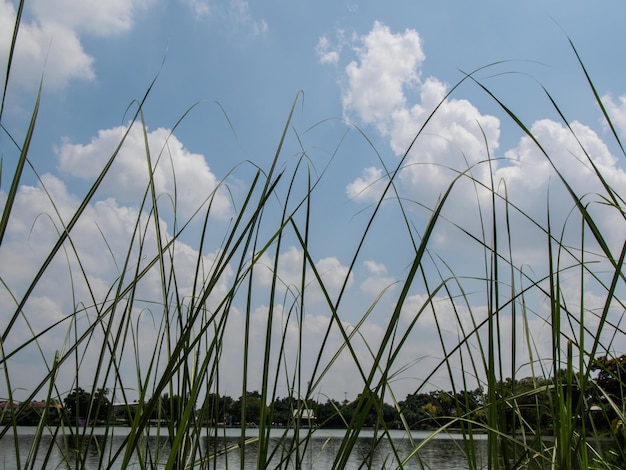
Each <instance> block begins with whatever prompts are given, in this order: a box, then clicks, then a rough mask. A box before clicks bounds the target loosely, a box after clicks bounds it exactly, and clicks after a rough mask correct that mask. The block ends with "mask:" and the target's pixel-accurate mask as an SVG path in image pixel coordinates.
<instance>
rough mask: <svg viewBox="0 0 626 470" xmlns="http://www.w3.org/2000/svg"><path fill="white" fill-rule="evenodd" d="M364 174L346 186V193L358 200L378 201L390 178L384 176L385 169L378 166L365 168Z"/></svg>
mask: <svg viewBox="0 0 626 470" xmlns="http://www.w3.org/2000/svg"><path fill="white" fill-rule="evenodd" d="M362 174H363V176H361V177H360V178H357V179H356V180H354V181H353V182H352V183H350V184H348V186H347V187H346V194H347V195H348V197H349V198H351V199H354V200H356V201H376V200H378V199H379V198H380V197H381V196H382V194H383V191H384V190H385V188H386V187H387V182H388V179H387V178H386V177H385V176H383V171H382V170H381V169H380V168H376V167H367V168H364V169H363V172H362Z"/></svg>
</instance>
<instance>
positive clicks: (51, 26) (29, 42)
mask: <svg viewBox="0 0 626 470" xmlns="http://www.w3.org/2000/svg"><path fill="white" fill-rule="evenodd" d="M150 1H151V0H130V1H124V0H113V1H109V2H101V1H97V0H86V1H80V0H54V1H46V0H35V1H33V2H27V3H26V6H27V8H30V10H31V11H32V13H33V15H34V19H32V20H30V21H28V20H25V19H24V18H22V23H21V25H20V30H19V35H18V39H17V46H16V49H15V55H14V56H13V68H12V76H13V83H15V84H18V85H19V86H21V87H24V88H33V87H35V86H37V84H38V83H39V79H40V77H41V76H42V74H44V73H45V79H44V85H45V86H46V87H48V88H50V89H62V88H64V87H66V86H67V84H68V82H69V81H70V80H75V79H78V80H93V79H94V78H95V71H94V58H93V57H92V56H91V55H89V54H88V53H87V52H85V50H84V48H83V45H82V43H81V40H80V35H81V34H86V35H97V36H102V37H105V36H110V35H113V34H119V33H122V32H125V31H128V30H129V29H130V28H131V27H132V25H133V20H134V16H135V15H136V13H137V11H138V10H140V9H141V8H144V7H145V6H147V5H148V4H149V3H150ZM15 18H16V12H15V8H14V7H13V4H12V3H11V2H9V1H7V0H0V31H2V33H1V34H0V62H2V63H6V61H7V59H8V52H9V47H10V43H11V37H12V32H13V27H14V23H15Z"/></svg>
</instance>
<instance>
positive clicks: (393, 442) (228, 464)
mask: <svg viewBox="0 0 626 470" xmlns="http://www.w3.org/2000/svg"><path fill="white" fill-rule="evenodd" d="M66 431H67V430H66ZM127 433H128V429H127V428H109V429H104V428H101V429H96V430H95V433H94V435H92V436H84V435H83V436H81V435H69V434H68V435H62V433H60V432H59V433H58V434H57V435H54V434H47V435H44V436H41V439H40V440H39V441H37V440H36V439H35V435H34V429H33V428H19V429H18V447H19V457H18V456H17V455H16V452H15V444H14V438H13V435H11V434H7V435H6V436H4V437H3V438H2V439H0V456H1V457H0V468H24V467H26V466H28V465H32V467H33V468H44V467H49V466H51V468H79V467H82V468H85V469H87V470H90V469H98V468H112V469H119V468H121V461H122V456H123V452H124V445H125V438H126V437H127ZM344 434H345V431H344V430H316V431H315V432H314V433H313V435H312V436H309V435H307V434H306V433H302V434H301V435H295V433H293V432H291V431H287V430H279V429H277V430H272V433H271V435H270V436H269V437H270V443H269V449H268V457H267V459H268V461H269V463H268V465H267V466H268V467H270V468H281V469H295V468H298V469H300V468H304V469H307V468H310V469H314V468H333V466H334V463H335V458H336V456H337V453H338V452H339V449H340V446H341V440H342V438H343V437H344ZM362 434H363V435H362V436H361V437H360V438H359V439H358V441H357V443H356V445H355V447H354V448H353V449H352V452H351V453H350V455H349V458H348V461H347V465H346V466H345V467H344V468H346V469H360V468H376V469H386V468H397V467H398V466H400V464H401V462H403V461H405V460H406V462H404V463H403V467H404V468H415V469H421V468H436V469H444V470H445V469H464V468H469V466H468V463H467V460H466V457H465V452H464V449H463V442H462V440H460V436H456V438H454V436H452V437H451V436H448V437H446V438H442V437H439V438H437V439H433V440H432V441H430V442H428V443H427V444H425V445H423V447H421V448H420V449H419V452H414V449H415V445H417V444H419V443H420V442H421V441H422V439H424V438H425V437H427V436H428V434H427V433H416V434H414V435H413V439H414V440H413V441H412V440H411V439H409V438H408V437H407V436H406V435H405V434H404V433H402V432H396V433H392V435H391V439H390V438H389V437H383V438H381V437H376V436H374V435H373V433H371V432H369V433H368V432H367V431H364V432H363V433H362ZM37 442H39V444H38V446H37ZM35 447H36V448H37V452H36V453H35V452H31V448H35ZM475 447H476V453H477V456H478V462H477V464H478V466H479V467H484V466H485V463H486V462H485V461H484V460H483V457H484V456H485V455H486V442H485V441H482V440H479V441H477V443H476V446H475ZM170 449H171V447H170V442H169V439H168V437H167V430H166V429H160V430H159V429H152V430H151V434H150V435H148V436H143V437H142V439H141V442H140V443H139V445H138V446H137V448H136V451H135V453H134V455H133V457H132V461H131V463H130V466H131V467H133V466H135V467H136V468H139V467H141V466H146V467H148V468H153V467H156V466H157V465H159V464H164V463H165V462H166V461H167V458H168V456H169V454H170ZM185 452H186V455H193V456H194V458H195V459H196V461H197V460H198V459H201V460H202V465H201V466H196V468H210V469H215V470H218V469H219V470H221V469H226V468H245V469H253V468H256V466H257V465H256V463H257V458H258V453H259V444H258V436H257V435H256V434H255V433H254V430H248V433H247V434H246V436H241V434H240V430H238V429H219V430H214V429H213V430H205V431H204V434H203V435H202V436H200V438H199V439H197V440H196V441H195V442H190V443H189V445H188V446H187V447H186V450H185ZM29 454H30V457H29ZM116 454H120V455H119V456H118V457H117V458H115V455H116ZM18 459H19V462H18ZM33 459H35V460H34V463H33ZM242 461H243V462H242ZM110 462H113V463H112V464H111V465H109V463H110Z"/></svg>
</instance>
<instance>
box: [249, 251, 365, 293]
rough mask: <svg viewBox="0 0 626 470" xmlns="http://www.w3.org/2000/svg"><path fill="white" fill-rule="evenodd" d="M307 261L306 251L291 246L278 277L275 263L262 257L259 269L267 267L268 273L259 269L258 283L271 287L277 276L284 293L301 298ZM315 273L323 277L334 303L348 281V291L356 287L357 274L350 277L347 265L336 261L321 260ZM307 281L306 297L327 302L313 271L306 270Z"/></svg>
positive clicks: (317, 263)
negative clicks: (288, 292) (304, 265)
mask: <svg viewBox="0 0 626 470" xmlns="http://www.w3.org/2000/svg"><path fill="white" fill-rule="evenodd" d="M303 261H304V253H303V251H302V250H300V249H298V248H296V247H295V246H290V247H289V248H287V249H285V250H284V251H283V252H282V253H280V254H279V260H278V272H277V273H274V272H273V269H274V259H273V258H272V257H271V256H270V255H268V254H267V253H266V254H264V255H263V256H262V257H261V259H260V262H259V265H260V266H265V267H266V268H267V269H257V272H256V275H257V276H258V278H257V282H258V283H259V285H262V286H269V285H270V284H271V282H272V278H273V276H274V275H276V276H278V280H279V283H280V284H281V285H282V286H283V288H284V289H289V290H291V291H292V292H293V293H298V295H299V294H300V288H301V285H302V263H303ZM315 269H316V270H317V272H318V274H319V275H320V277H321V279H322V282H323V283H324V288H325V289H326V291H327V292H328V294H329V295H330V298H331V299H335V298H336V296H337V295H338V294H339V290H340V289H341V287H342V286H343V284H344V282H346V278H347V284H346V285H347V287H348V288H349V287H351V286H352V284H353V283H354V274H353V273H350V274H349V275H348V266H346V265H343V264H342V263H341V262H340V261H339V259H337V258H335V257H327V258H321V259H319V260H317V261H315ZM306 279H307V284H306V286H305V289H306V293H305V294H306V296H307V298H309V299H312V300H317V301H319V300H322V299H324V297H323V292H322V289H321V287H320V286H319V283H318V282H317V279H316V278H315V274H314V273H313V270H312V269H311V268H308V269H307V270H306Z"/></svg>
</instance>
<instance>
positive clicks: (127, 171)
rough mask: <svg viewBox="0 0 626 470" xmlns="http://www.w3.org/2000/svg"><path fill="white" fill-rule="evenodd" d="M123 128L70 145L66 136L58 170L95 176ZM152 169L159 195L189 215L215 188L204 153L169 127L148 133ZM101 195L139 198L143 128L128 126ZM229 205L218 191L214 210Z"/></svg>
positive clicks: (143, 183) (223, 211)
mask: <svg viewBox="0 0 626 470" xmlns="http://www.w3.org/2000/svg"><path fill="white" fill-rule="evenodd" d="M126 129H127V128H126V127H123V126H119V127H115V128H112V129H105V130H101V131H99V132H98V136H97V137H94V138H93V139H92V141H91V142H90V143H89V144H84V145H83V144H73V143H71V142H69V141H68V140H65V141H64V142H63V143H62V145H61V146H60V148H58V149H57V154H58V157H59V169H60V170H61V171H62V172H64V173H66V174H68V175H71V176H73V177H77V178H83V179H90V180H91V179H94V178H95V177H96V176H97V175H98V174H99V172H100V171H101V169H102V168H103V167H104V164H105V162H106V161H107V160H108V159H109V158H110V157H111V155H112V154H113V152H114V150H115V148H116V147H117V145H118V144H119V143H120V142H121V140H122V138H123V136H124V133H125V132H126ZM147 139H148V143H149V150H150V156H151V159H152V164H153V166H154V167H155V169H154V175H153V177H154V182H155V186H156V191H157V195H158V196H160V195H164V194H167V195H169V196H170V197H171V198H172V199H173V198H174V197H176V198H177V204H178V209H179V210H180V215H182V216H184V217H189V216H190V215H191V214H193V212H194V211H196V210H197V209H198V208H199V207H200V206H201V205H202V204H203V202H204V201H205V200H206V199H207V198H209V197H211V195H212V193H213V192H214V191H216V189H217V188H218V184H219V180H218V179H217V177H216V176H215V175H214V174H213V172H212V171H211V169H210V168H209V166H208V164H207V163H206V160H205V158H204V157H203V156H202V155H200V154H195V153H191V152H189V151H188V150H187V149H185V147H184V146H183V144H182V142H180V141H179V140H178V139H177V138H176V136H174V135H172V134H171V131H170V130H168V129H164V128H159V129H156V130H154V131H150V132H148V133H147ZM106 182H107V184H106V186H105V187H104V188H103V191H104V194H108V195H110V196H114V197H115V198H116V199H117V200H119V201H122V202H126V203H131V202H135V203H136V202H137V201H139V200H140V198H141V196H142V195H143V194H144V192H145V190H146V188H147V187H148V167H147V157H146V148H145V143H144V136H143V131H142V129H141V127H140V126H138V125H135V126H133V127H132V128H131V130H130V132H129V134H128V137H127V138H126V140H125V142H124V145H123V146H122V148H121V150H120V152H119V154H118V155H117V157H116V160H115V163H114V164H113V166H112V167H111V170H110V172H109V173H108V175H107V177H106ZM229 209H230V204H229V201H228V199H227V197H226V195H225V194H223V193H222V192H220V191H217V194H216V196H215V199H214V206H213V210H215V211H216V212H217V213H218V214H220V215H222V216H225V215H227V214H228V213H229Z"/></svg>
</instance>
